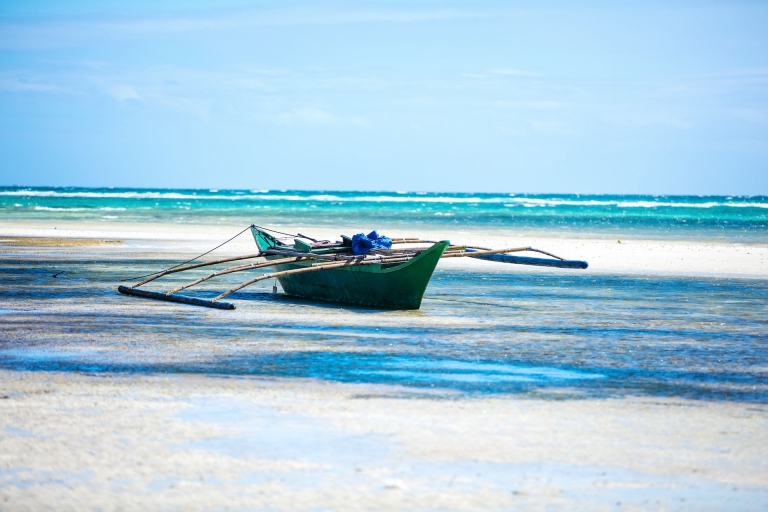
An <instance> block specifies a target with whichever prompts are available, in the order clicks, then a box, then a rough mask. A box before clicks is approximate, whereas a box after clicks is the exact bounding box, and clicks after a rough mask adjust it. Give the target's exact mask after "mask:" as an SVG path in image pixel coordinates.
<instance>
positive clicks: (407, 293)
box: [253, 229, 450, 309]
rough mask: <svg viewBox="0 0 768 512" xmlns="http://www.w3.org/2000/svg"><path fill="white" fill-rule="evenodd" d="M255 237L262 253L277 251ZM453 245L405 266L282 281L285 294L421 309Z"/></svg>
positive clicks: (332, 272) (441, 244)
mask: <svg viewBox="0 0 768 512" xmlns="http://www.w3.org/2000/svg"><path fill="white" fill-rule="evenodd" d="M253 234H254V238H255V240H256V243H257V244H258V245H259V248H260V249H261V250H266V249H269V248H271V247H273V245H271V243H270V242H271V241H270V240H269V239H268V238H265V237H264V233H262V232H260V231H258V230H256V229H254V233H253ZM267 236H268V235H267ZM449 245H450V242H448V241H442V242H438V243H436V244H434V245H433V246H432V247H430V248H429V249H427V250H425V251H424V252H422V253H421V254H419V255H418V256H416V257H414V258H412V259H411V260H409V261H406V262H405V263H400V264H397V263H395V264H385V265H381V264H371V265H364V266H355V267H344V268H336V269H330V270H323V271H320V272H307V273H303V274H294V275H287V276H282V277H279V278H278V280H279V281H280V286H281V287H282V288H283V291H284V292H285V293H286V294H288V295H293V296H295V297H302V298H305V299H312V300H322V301H329V302H340V303H344V304H354V305H359V306H370V307H376V308H382V309H419V307H420V306H421V300H422V298H423V297H424V292H425V291H426V289H427V285H428V284H429V280H430V279H431V278H432V274H433V272H434V270H435V267H436V266H437V263H438V261H440V257H441V256H442V255H443V253H444V252H445V250H446V249H447V248H448V246H449ZM269 258H280V256H270V257H269ZM311 264H312V263H311V262H296V263H289V264H285V265H277V266H275V267H274V268H275V271H282V270H293V269H298V268H302V267H306V266H310V265H311Z"/></svg>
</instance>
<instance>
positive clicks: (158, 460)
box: [0, 371, 768, 510]
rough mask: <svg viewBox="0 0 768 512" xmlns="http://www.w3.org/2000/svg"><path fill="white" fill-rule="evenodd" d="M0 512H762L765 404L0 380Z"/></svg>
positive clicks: (32, 377)
mask: <svg viewBox="0 0 768 512" xmlns="http://www.w3.org/2000/svg"><path fill="white" fill-rule="evenodd" d="M2 386H3V390H2V393H3V396H4V398H3V400H2V401H1V402H0V412H2V414H0V428H2V436H1V437H0V452H1V453H2V454H3V455H2V456H1V458H0V460H1V461H2V472H0V503H2V504H3V507H2V508H3V509H4V510H40V509H45V508H50V509H56V510H82V509H84V508H85V509H100V510H119V509H128V510H146V509H155V510H157V509H189V510H193V509H194V510H207V509H217V510H220V509H248V510H250V509H261V508H266V509H280V510H306V509H313V510H314V509H325V508H329V509H338V510H360V509H376V510H382V509H384V510H403V509H425V508H427V509H448V510H476V509H487V508H503V509H509V508H519V507H522V508H523V509H531V510H539V509H543V508H551V507H553V506H554V507H556V508H561V507H562V508H565V509H568V510H614V509H629V510H760V509H762V508H763V507H765V506H766V504H768V501H767V500H768V488H767V487H768V486H766V483H765V482H768V467H766V463H765V460H766V457H768V431H766V420H767V419H768V408H767V407H765V406H755V405H754V404H751V405H748V404H740V403H702V402H698V401H686V400H670V399H667V400H658V399H639V398H634V399H621V400H610V399H608V400H578V401H567V400H566V401H552V400H530V399H515V398H512V397H504V398H477V397H470V398H468V397H456V396H451V394H444V393H435V394H434V395H433V396H428V395H424V394H414V393H413V391H412V390H408V389H403V388H398V387H392V386H370V385H353V384H345V385H339V384H328V383H321V382H317V381H313V380H286V379H269V380H264V379H249V378H238V379H223V378H211V377H205V376H196V377H191V376H186V377H182V376H174V377H163V376H141V377H115V376H110V375H101V376H93V375H92V376H87V375H72V374H68V375H62V374H58V373H48V374H39V373H23V372H8V371H6V372H2Z"/></svg>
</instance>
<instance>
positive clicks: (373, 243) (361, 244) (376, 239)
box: [352, 229, 392, 256]
mask: <svg viewBox="0 0 768 512" xmlns="http://www.w3.org/2000/svg"><path fill="white" fill-rule="evenodd" d="M391 248H392V239H391V238H389V237H388V236H384V235H379V234H378V233H377V232H376V230H375V229H374V230H373V231H371V232H370V233H368V234H367V235H364V234H362V233H359V234H357V235H355V236H353V237H352V254H354V255H356V256H361V255H363V254H367V253H369V252H371V250H372V249H391Z"/></svg>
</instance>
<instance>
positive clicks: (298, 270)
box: [211, 257, 411, 302]
mask: <svg viewBox="0 0 768 512" xmlns="http://www.w3.org/2000/svg"><path fill="white" fill-rule="evenodd" d="M409 259H411V258H408V257H403V258H390V259H388V260H386V263H401V262H405V261H408V260H409ZM375 263H381V261H377V260H371V261H339V262H334V263H318V264H316V265H314V266H311V267H304V268H295V269H293V270H283V271H280V272H272V273H269V274H263V275H260V276H259V277H256V278H254V279H251V280H249V281H246V282H244V283H242V284H239V285H237V286H235V287H234V288H232V289H230V290H227V291H226V292H224V293H222V294H221V295H218V296H217V297H214V298H213V299H211V301H212V302H215V301H217V300H220V299H223V298H224V297H226V296H228V295H230V294H233V293H235V292H236V291H238V290H242V289H243V288H245V287H246V286H250V285H252V284H254V283H258V282H259V281H264V280H265V279H272V278H273V277H282V276H287V275H291V274H303V273H305V272H319V271H321V270H328V269H332V268H340V267H357V266H360V265H373V264H375Z"/></svg>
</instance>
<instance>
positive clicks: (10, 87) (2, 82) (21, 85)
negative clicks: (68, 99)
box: [0, 76, 60, 92]
mask: <svg viewBox="0 0 768 512" xmlns="http://www.w3.org/2000/svg"><path fill="white" fill-rule="evenodd" d="M59 89H60V87H59V86H58V85H51V84H46V83H41V82H37V81H32V80H27V79H24V78H18V77H13V76H0V91H9V92H56V91H58V90H59Z"/></svg>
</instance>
